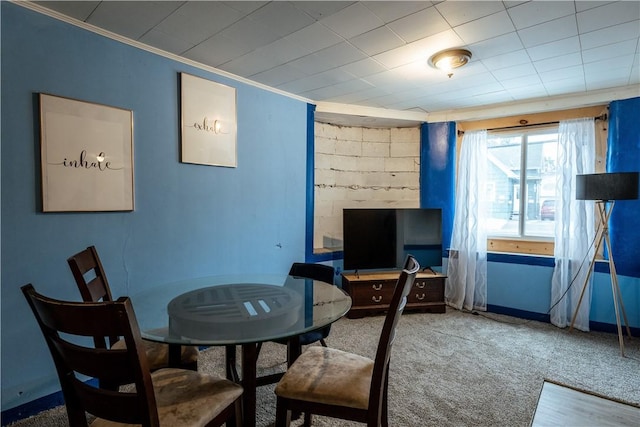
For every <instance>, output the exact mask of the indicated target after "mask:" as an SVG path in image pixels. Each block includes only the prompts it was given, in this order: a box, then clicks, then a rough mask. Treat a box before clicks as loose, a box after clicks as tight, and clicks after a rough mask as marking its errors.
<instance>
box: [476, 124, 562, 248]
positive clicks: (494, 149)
mask: <svg viewBox="0 0 640 427" xmlns="http://www.w3.org/2000/svg"><path fill="white" fill-rule="evenodd" d="M487 142H488V160H489V164H488V180H487V198H488V200H487V205H488V209H489V221H488V230H487V232H488V235H489V236H495V237H544V238H549V237H553V235H554V221H555V199H556V195H555V179H556V178H555V173H556V151H557V144H558V134H557V130H555V129H554V130H549V129H547V130H530V131H527V132H520V133H518V134H494V135H489V138H488V141H487ZM523 162H525V163H523ZM522 164H526V167H525V168H523V167H522V166H521V165H522Z"/></svg>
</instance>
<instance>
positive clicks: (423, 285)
mask: <svg viewBox="0 0 640 427" xmlns="http://www.w3.org/2000/svg"><path fill="white" fill-rule="evenodd" d="M425 286H427V284H426V283H425V282H416V287H417V288H420V289H424V287H425Z"/></svg>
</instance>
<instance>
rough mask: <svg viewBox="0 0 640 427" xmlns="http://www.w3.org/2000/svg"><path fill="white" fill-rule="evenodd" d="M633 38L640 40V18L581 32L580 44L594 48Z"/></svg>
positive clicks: (587, 47) (583, 46)
mask: <svg viewBox="0 0 640 427" xmlns="http://www.w3.org/2000/svg"><path fill="white" fill-rule="evenodd" d="M632 39H633V40H640V20H637V21H632V22H627V23H626V24H620V25H616V26H615V27H607V28H603V29H601V30H596V31H591V32H589V33H585V34H581V35H580V44H581V46H582V48H583V49H592V48H594V47H598V46H605V45H608V44H611V43H617V42H621V41H625V40H632Z"/></svg>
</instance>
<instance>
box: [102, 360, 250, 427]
mask: <svg viewBox="0 0 640 427" xmlns="http://www.w3.org/2000/svg"><path fill="white" fill-rule="evenodd" d="M151 380H152V382H153V388H154V393H155V396H156V404H157V406H158V417H159V418H160V425H161V426H166V427H187V426H189V427H192V426H204V425H206V424H207V422H209V421H211V420H212V419H213V418H215V417H216V416H217V415H218V414H220V413H221V412H222V411H223V410H224V409H225V408H226V407H227V406H229V405H231V404H232V403H233V401H235V400H236V399H237V398H238V397H240V396H241V395H242V387H241V386H239V385H238V384H236V383H234V382H231V381H228V380H225V379H222V378H218V377H215V376H213V375H206V374H201V373H198V372H195V371H190V370H186V369H173V368H167V369H160V370H158V371H156V372H153V373H152V374H151ZM91 427H132V425H131V424H122V423H115V422H112V421H107V420H104V419H100V418H96V419H95V420H94V421H93V422H92V423H91Z"/></svg>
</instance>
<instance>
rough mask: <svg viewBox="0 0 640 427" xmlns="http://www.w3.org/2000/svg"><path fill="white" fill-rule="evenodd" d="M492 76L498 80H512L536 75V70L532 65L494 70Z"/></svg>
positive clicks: (528, 63)
mask: <svg viewBox="0 0 640 427" xmlns="http://www.w3.org/2000/svg"><path fill="white" fill-rule="evenodd" d="M491 74H493V75H494V77H495V78H496V79H498V80H511V79H515V78H517V77H522V76H534V75H536V68H535V67H534V66H533V65H532V64H531V63H530V62H527V63H526V64H520V65H514V66H513V67H506V68H501V69H498V70H493V71H492V72H491Z"/></svg>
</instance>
